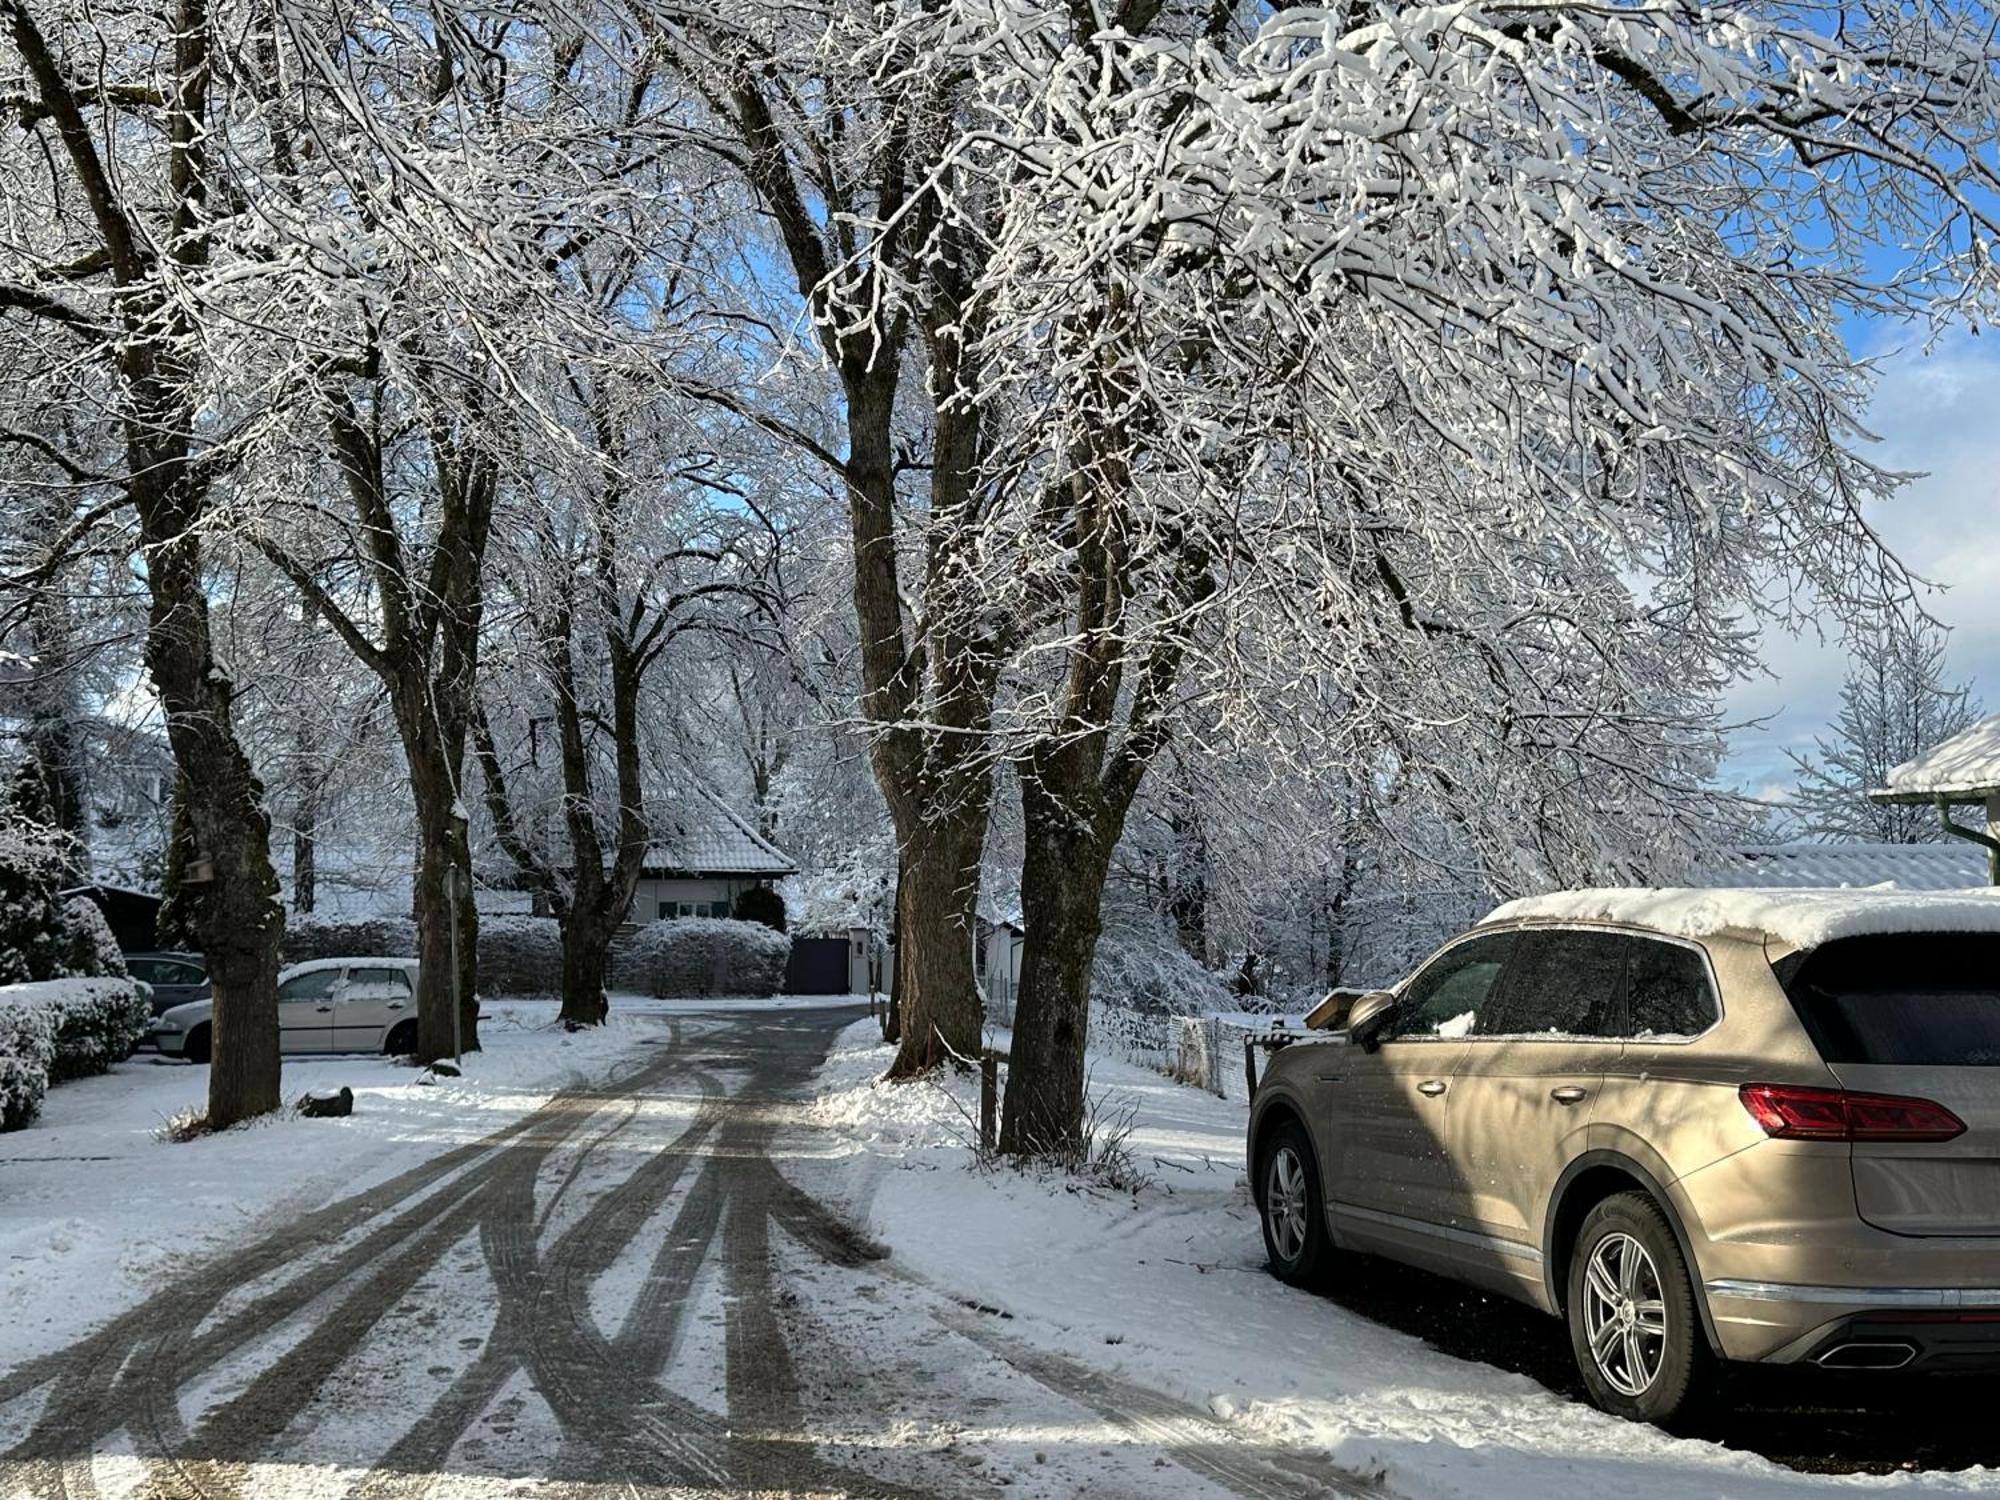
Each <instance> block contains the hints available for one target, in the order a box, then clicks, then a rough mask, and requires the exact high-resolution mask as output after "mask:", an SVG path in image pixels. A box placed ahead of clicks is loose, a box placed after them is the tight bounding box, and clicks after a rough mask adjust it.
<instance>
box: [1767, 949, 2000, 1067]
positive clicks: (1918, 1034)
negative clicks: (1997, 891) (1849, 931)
mask: <svg viewBox="0 0 2000 1500" xmlns="http://www.w3.org/2000/svg"><path fill="white" fill-rule="evenodd" d="M1778 977H1779V978H1780V979H1781V980H1782V981H1784V985H1785V991H1786V993H1787V994H1789V995H1790V996H1791V999H1792V1004H1793V1006H1794V1007H1795V1008H1796V1009H1797V1010H1798V1013H1799V1019H1800V1020H1801V1021H1803V1022H1804V1023H1805V1027H1806V1030H1807V1032H1809V1033H1810V1034H1811V1036H1812V1039H1813V1041H1814V1043H1815V1044H1816V1045H1817V1046H1818V1047H1819V1052H1820V1056H1821V1057H1823V1058H1825V1059H1826V1060H1827V1061H1828V1062H1830V1063H1857V1064H1859V1063H1884V1064H1890V1065H1902V1066H1911V1067H1937V1068H1947V1067H1948V1068H1992V1067H2000V934H1994V933H1971V932H1939V933H1897V934H1894V935H1886V936H1880V937H1857V938H1842V939H1840V940H1839V941H1837V942H1832V943H1827V944H1825V945H1824V946H1822V947H1819V948H1815V949H1813V950H1812V951H1811V952H1809V953H1806V954H1803V955H1795V956H1794V957H1792V958H1789V959H1786V960H1785V961H1784V963H1782V964H1781V965H1780V966H1779V970H1778Z"/></svg>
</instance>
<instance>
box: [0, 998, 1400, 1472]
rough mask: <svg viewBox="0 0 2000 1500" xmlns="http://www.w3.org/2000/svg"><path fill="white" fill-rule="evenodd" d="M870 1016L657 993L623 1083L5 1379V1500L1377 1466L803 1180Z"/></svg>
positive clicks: (211, 1273)
mask: <svg viewBox="0 0 2000 1500" xmlns="http://www.w3.org/2000/svg"><path fill="white" fill-rule="evenodd" d="M856 1014H857V1013H856V1012H854V1011H845V1010H822V1011H778V1012H763V1013H752V1012H743V1011H739V1012H733V1013H732V1012H721V1011H718V1012H716V1013H713V1014H712V1015H696V1016H686V1017H682V1018H679V1019H677V1020H675V1021H674V1022H672V1023H671V1024H668V1023H666V1022H665V1021H663V1022H662V1027H661V1035H660V1037H659V1039H658V1042H657V1046H656V1051H654V1052H651V1053H649V1054H648V1058H647V1061H645V1062H644V1063H643V1064H642V1065H641V1066H640V1067H638V1068H637V1069H636V1070H635V1071H633V1072H631V1073H629V1074H627V1075H626V1076H625V1077H623V1078H622V1079H620V1080H618V1081H617V1082H616V1083H615V1084H613V1085H608V1086H603V1087H600V1088H596V1089H590V1090H577V1091H572V1092H568V1093H564V1094H561V1095H558V1096H557V1097H556V1098H555V1099H553V1100H551V1101H550V1102H549V1104H548V1105H546V1106H545V1107H544V1108H542V1109H541V1110H539V1111H537V1112H536V1113H534V1114H532V1115H530V1116H528V1117H527V1118H526V1119H524V1120H521V1121H519V1122H517V1123H516V1124H513V1125H511V1126H509V1127H507V1128H505V1129H502V1130H499V1131H497V1132H495V1133H493V1134H492V1135H489V1136H487V1137H486V1138H485V1139H483V1140H480V1141H477V1142H475V1143H474V1144H471V1145H467V1146H463V1147H459V1148H456V1149H453V1150H450V1151H447V1152H445V1153H444V1154H442V1155H439V1156H436V1157H434V1158H432V1159H431V1160H430V1161H428V1162H427V1163H425V1164H424V1165H422V1166H419V1167H416V1168H413V1169H411V1170H409V1171H406V1172H404V1173H403V1174H402V1175H400V1176H398V1177H396V1178H394V1179H392V1180H390V1181H388V1182H385V1183H383V1184H381V1185H380V1186H377V1187H373V1188H369V1189H367V1190H366V1191H361V1192H357V1193H355V1194H354V1195H352V1196H350V1197H347V1198H344V1199H341V1200H339V1201H336V1202H332V1203H329V1204H326V1205H324V1206H321V1207H317V1208H313V1209H311V1210H309V1211H301V1212H300V1213H299V1215H298V1216H297V1217H295V1218H293V1219H291V1220H289V1221H287V1222H285V1223H283V1224H282V1225H281V1226H280V1227H277V1228H276V1229H268V1228H267V1229H266V1230H265V1231H264V1232H262V1233H261V1234H259V1235H258V1236H257V1237H255V1238H253V1239H252V1240H251V1241H250V1242H248V1243H244V1244H242V1245H240V1246H238V1247H237V1248H235V1249H233V1250H232V1251H230V1252H229V1253H227V1254H226V1255H224V1256H222V1257H220V1258H217V1259H213V1260H210V1261H208V1262H206V1263H204V1264H203V1265H202V1266H201V1267H200V1268H199V1269H198V1270H196V1271H194V1272H192V1273H191V1274H188V1275H186V1276H184V1277H183V1278H182V1279H180V1280H178V1281H175V1282H173V1283H172V1284H169V1285H166V1286H163V1287H162V1288H161V1289H160V1290H159V1291H158V1292H157V1293H156V1294H155V1295H153V1296H152V1297H151V1298H150V1299H149V1300H148V1301H146V1302H144V1303H143V1304H141V1305H140V1306H138V1307H136V1308H134V1309H132V1310H131V1311H129V1312H127V1313H124V1314H122V1315H120V1316H118V1317H117V1318H115V1319H114V1320H113V1321H112V1322H110V1323H109V1324H107V1325H105V1326H104V1327H102V1328H101V1329H99V1330H98V1331H97V1332H96V1333H95V1334H93V1335H91V1336H90V1337H88V1338H86V1339H84V1340H82V1341H80V1342H78V1343H76V1344H74V1345H73V1346H71V1347H69V1348H67V1349H62V1350H59V1351H57V1352H55V1353H53V1354H50V1355H48V1356H46V1357H43V1358H40V1359H37V1360H34V1361H32V1362H31V1363H28V1364H25V1365H22V1366H20V1367H18V1368H15V1369H12V1370H9V1371H6V1372H5V1373H4V1374H0V1495H4V1496H16V1495H18V1496H24V1497H37V1500H40V1497H47V1500H56V1497H66V1500H117V1497H123V1496H139V1497H145V1500H170V1497H175V1500H178V1497H187V1500H193V1497H212V1500H249V1497H258V1496H280V1497H291V1496H300V1497H304V1496H311V1497H315V1500H317V1497H320V1496H329V1497H330V1496H342V1497H359V1500H415V1497H419V1496H439V1497H445V1496H458V1495H485V1494H496V1495H497V1494H508V1495H515V1494H524V1493H525V1494H532V1495H543V1494H547V1495H560V1496H595V1495H626V1496H629V1495H674V1496H680V1495H688V1496H697V1495H698V1496H710V1495H770V1496H793V1495H797V1496H850V1495H852V1496H883V1497H909V1500H931V1497H936V1500H944V1497H954V1500H955V1497H959V1496H983V1495H1008V1496H1023V1495H1047V1496H1051V1497H1056V1496H1068V1495H1075V1494H1082V1493H1089V1494H1091V1495H1092V1496H1094V1497H1121V1496H1127V1497H1132V1500H1142V1497H1143V1500H1170V1497H1180V1496H1189V1497H1197V1496H1199V1497H1229V1496H1240V1497H1247V1500H1267V1497H1268V1500H1279V1497H1292V1496H1307V1495H1325V1494H1347V1495H1361V1496H1375V1495H1380V1494H1382V1493H1384V1491H1383V1490H1382V1489H1381V1487H1380V1486H1379V1484H1378V1483H1377V1482H1376V1481H1374V1480H1372V1479H1371V1478H1369V1477H1368V1476H1362V1475H1356V1474H1350V1473H1348V1472H1346V1471H1344V1470H1341V1469H1338V1468H1335V1467H1333V1466H1331V1465H1330V1464H1328V1463H1326V1462H1324V1461H1323V1460H1319V1459H1315V1458H1312V1457H1309V1456H1305V1455H1301V1454H1296V1453H1289V1452H1286V1451H1284V1450H1279V1449H1268V1450H1267V1449H1260V1448H1257V1447H1254V1446H1250V1445H1247V1444H1245V1443H1243V1442H1241V1441H1238V1440H1237V1439H1235V1438H1234V1437H1233V1436H1232V1434H1231V1433H1230V1432H1229V1431H1228V1430H1227V1428H1226V1427H1225V1426H1224V1424H1222V1423H1221V1422H1219V1421H1216V1420H1214V1419H1213V1418H1211V1417H1210V1416H1209V1414H1208V1413H1206V1412H1205V1411H1202V1410H1200V1409H1197V1408H1192V1407H1187V1406H1184V1405H1181V1404H1179V1403H1176V1402H1174V1401H1172V1400H1169V1399H1166V1398H1164V1397H1161V1396H1159V1395H1157V1394H1155V1393H1153V1392H1150V1391H1147V1390H1144V1389H1140V1388H1137V1387H1133V1386H1130V1385H1127V1384H1124V1383H1122V1382H1120V1381H1118V1380H1117V1379H1114V1378H1110V1377H1106V1376H1104V1375H1101V1374H1099V1373H1097V1372H1095V1371H1093V1370H1090V1369H1087V1368H1084V1367H1082V1366H1079V1365H1077V1364H1075V1363H1073V1362H1071V1361H1069V1360H1066V1359H1063V1358H1059V1357H1056V1356H1053V1355H1050V1354H1048V1353H1045V1352H1041V1351H1038V1350H1035V1349H1033V1348H1030V1347H1029V1346H1027V1345H1025V1344H1023V1343H1021V1342H1019V1341H1018V1340H1016V1339H1014V1338H1013V1337H1011V1336H1010V1335H1009V1334H1008V1332H1007V1331H1006V1325H1005V1322H1004V1321H1003V1320H1002V1319H1001V1318H999V1317H996V1316H994V1315H992V1314H991V1313H990V1312H988V1311H985V1310H981V1309H977V1308H969V1307H966V1306H962V1305H960V1304H958V1303H957V1302H955V1301H954V1300H953V1299H951V1298H950V1297H948V1296H945V1295H943V1294H941V1293H939V1292H938V1291H936V1290H934V1289H932V1288H931V1287H929V1286H926V1285H924V1284H922V1283H921V1282H919V1281H918V1280H916V1279H915V1278H914V1277H913V1276H912V1275H910V1274H909V1273H908V1272H906V1271H904V1270H902V1269H901V1268H900V1267H899V1266H898V1265H897V1263H896V1261H895V1260H894V1258H893V1256H890V1255H888V1254H887V1253H886V1252H885V1251H884V1250H883V1249H882V1248H880V1247H877V1246H874V1245H871V1244H869V1243H867V1242H866V1241H865V1240H864V1239H862V1238H861V1237H860V1236H859V1235H858V1234H857V1233H856V1232H855V1231H854V1230H853V1229H852V1227H851V1226H849V1225H848V1224H846V1223H843V1222H841V1221H840V1220H839V1219H838V1218H837V1217H835V1216H834V1215H832V1214H831V1213H829V1212H828V1211H827V1210H826V1209H825V1208H824V1207H823V1206H822V1205H821V1204H820V1202H819V1201H817V1200H816V1199H815V1198H814V1197H812V1196H811V1194H810V1193H809V1192H808V1191H806V1190H803V1189H802V1188H801V1187H800V1186H795V1185H794V1184H795V1183H803V1184H807V1185H809V1184H810V1182H811V1180H812V1175H813V1141H812V1137H811V1135H810V1132H807V1131H804V1130H802V1129H800V1128H798V1127H797V1125H796V1120H795V1115H796V1104H797V1102H798V1101H799V1100H800V1098H801V1097H802V1095H803V1093H804V1091H805V1089H806V1088H807V1086H808V1084H809V1082H810V1080H811V1077H812V1075H813V1072H814V1071H815V1069H816V1068H817V1067H818V1066H819V1064H820V1062H821V1061H822V1059H823V1058H824V1057H825V1055H826V1052H827V1049H828V1047H829V1045H830V1044H831V1042H832V1039H833V1038H834V1036H835V1035H836V1034H837V1033H838V1031H839V1030H840V1028H841V1027H842V1026H844V1025H845V1024H847V1023H848V1022H850V1021H852V1020H853V1019H854V1018H855V1015H856ZM780 1157H787V1158H790V1160H789V1161H788V1167H789V1169H790V1170H789V1175H787V1174H781V1173H780V1171H779V1170H778V1166H777V1159H778V1158H780Z"/></svg>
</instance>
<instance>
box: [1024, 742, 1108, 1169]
mask: <svg viewBox="0 0 2000 1500" xmlns="http://www.w3.org/2000/svg"><path fill="white" fill-rule="evenodd" d="M1057 774H1058V773H1056V772H1054V771H1053V770H1050V771H1044V772H1041V773H1039V774H1038V773H1036V772H1033V771H1028V772H1024V773H1023V775H1022V777H1021V811H1022V815H1023V831H1024V837H1025V849H1024V854H1023V858H1022V862H1021V916H1022V924H1023V926H1024V927H1026V929H1027V931H1026V933H1025V935H1024V941H1023V943H1022V947H1021V988H1020V991H1019V994H1018V996H1017V998H1016V1002H1015V1010H1014V1047H1013V1054H1012V1057H1011V1058H1010V1060H1009V1063H1008V1068H1007V1097H1006V1110H1005V1114H1004V1118H1003V1121H1002V1124H1001V1130H1000V1149H1001V1150H1002V1151H1005V1152H1008V1153H1009V1154H1012V1155H1016V1156H1045V1157H1052V1158H1055V1159H1057V1160H1073V1158H1074V1153H1075V1152H1076V1151H1077V1149H1078V1147H1079V1145H1080V1143H1081V1140H1082V1135H1083V1124H1084V1114H1085V1101H1084V1097H1083V1080H1084V1067H1085V1059H1084V1048H1085V1044H1086V1043H1087V1041H1088V1040H1089V1036H1090V973H1091V967H1092V965H1093V963H1094V962H1095V961H1096V958H1097V939H1098V934H1099V933H1100V932H1101V931H1102V927H1103V920H1102V915H1101V911H1100V907H1101V903H1102V899H1103V894H1104V880H1105V876H1106V874H1107V873H1108V872H1109V870H1110V866H1111V851H1112V847H1113V846H1114V845H1115V844H1116V843H1117V835H1116V832H1115V831H1113V832H1109V833H1107V832H1105V831H1102V830H1103V826H1104V825H1103V820H1102V819H1101V818H1097V817H1090V816H1079V815H1078V812H1079V809H1082V808H1086V807H1088V805H1089V804H1091V803H1093V802H1095V801H1096V800H1097V799H1096V793H1095V787H1094V782H1095V779H1096V778H1095V777H1094V776H1091V777H1090V778H1089V779H1088V780H1081V779H1078V778H1076V777H1074V776H1065V777H1064V778H1063V779H1062V780H1061V781H1056V780H1055V778H1056V776H1057ZM1052 783H1053V784H1052ZM1077 1164H1078V1165H1081V1163H1077Z"/></svg>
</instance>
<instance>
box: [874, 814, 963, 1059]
mask: <svg viewBox="0 0 2000 1500" xmlns="http://www.w3.org/2000/svg"><path fill="white" fill-rule="evenodd" d="M986 814H987V807H986V805H985V803H983V802H982V803H980V804H979V805H978V806H977V807H973V808H963V809H960V810H958V811H957V812H956V813H954V814H953V816H951V817H950V818H948V819H945V820H944V821H943V822H941V823H940V824H937V825H935V826H929V825H925V826H919V828H918V829H916V830H915V832H914V833H913V834H912V835H910V836H909V837H906V838H905V839H904V840H903V850H902V859H901V862H900V864H899V867H898V868H899V874H898V878H897V881H896V980H895V989H894V1001H895V1010H896V1017H897V1019H896V1026H897V1035H896V1036H895V1037H892V1038H890V1040H892V1041H896V1042H897V1043H898V1044H899V1045H898V1048H897V1052H896V1060H895V1061H894V1062H893V1063H891V1064H890V1065H889V1073H888V1076H889V1077H891V1078H913V1077H915V1076H916V1075H918V1074H920V1073H924V1072H927V1071H929V1070H930V1069H931V1068H934V1067H936V1066H938V1065H939V1064H940V1063H943V1062H946V1061H948V1060H950V1059H951V1058H953V1057H959V1058H965V1059H972V1058H976V1057H978V1055H979V1049H980V1046H981V1043H982V1034H983V1029H984V1025H985V1014H984V1011H983V1009H982V1007H981V1006H980V1003H979V987H978V983H977V980H976V978H975V976H974V974H973V967H972V942H973V935H974V933H975V931H976V929H977V921H978V905H979V856H980V848H981V845H982V844H983V842H984V840H985V836H986Z"/></svg>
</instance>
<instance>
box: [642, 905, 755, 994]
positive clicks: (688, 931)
mask: <svg viewBox="0 0 2000 1500" xmlns="http://www.w3.org/2000/svg"><path fill="white" fill-rule="evenodd" d="M791 956H792V940H791V939H790V938H789V937H787V936H786V935H785V934H784V933H782V932H773V931H772V930H771V929H770V928H768V927H766V926H765V925H764V924H763V923H762V922H736V921H730V920H727V919H724V918H721V917H677V918H675V919H674V920H672V921H668V922H653V923H650V924H649V925H647V926H645V927H642V928H640V929H639V931H638V932H637V933H636V934H635V935H634V936H633V937H632V939H631V940H630V941H629V942H628V943H627V944H626V945H625V946H624V950H623V952H622V953H621V955H620V958H621V963H620V966H619V974H618V978H619V982H620V983H621V984H623V985H625V986H628V987H630V988H634V989H638V990H641V991H643V992H644V993H646V994H650V995H657V996H668V995H775V994H778V993H780V992H781V991H782V990H783V989H784V987H785V965H786V964H787V963H788V962H789V961H790V959H791Z"/></svg>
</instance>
